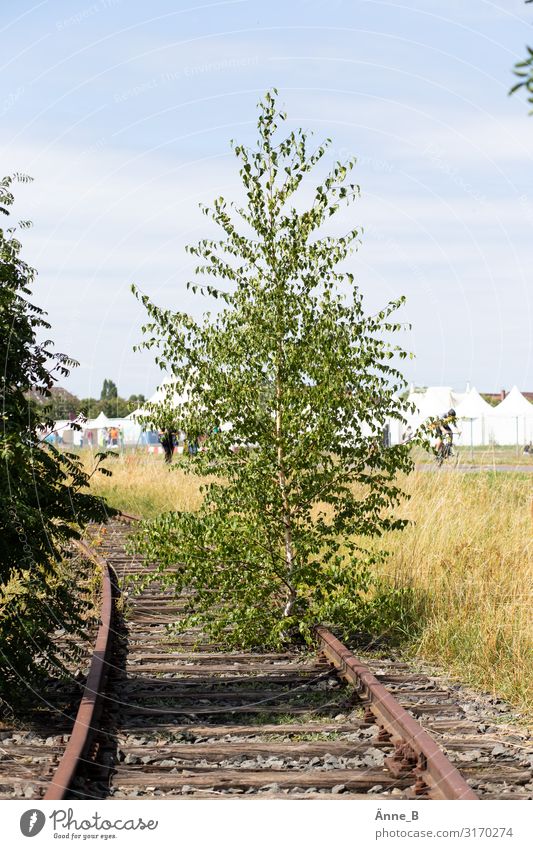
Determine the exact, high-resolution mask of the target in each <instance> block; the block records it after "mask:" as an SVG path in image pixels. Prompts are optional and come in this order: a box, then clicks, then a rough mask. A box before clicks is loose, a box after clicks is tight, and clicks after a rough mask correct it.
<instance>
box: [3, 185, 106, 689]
mask: <svg viewBox="0 0 533 849" xmlns="http://www.w3.org/2000/svg"><path fill="white" fill-rule="evenodd" d="M15 179H24V180H27V179H28V178H23V177H20V176H19V175H15V176H14V177H5V178H4V179H2V180H1V181H0V214H3V215H9V212H10V207H11V206H12V204H13V202H14V196H13V193H12V191H11V189H12V184H13V181H14V180H15ZM22 225H23V226H27V222H22ZM20 250H21V244H20V242H19V240H18V238H17V236H16V228H8V229H7V230H3V229H0V361H1V378H0V380H1V384H0V417H1V428H0V457H1V460H2V462H1V464H0V491H1V493H2V498H1V502H0V695H2V696H3V695H5V693H6V691H9V692H10V693H11V695H12V694H13V692H14V691H16V690H18V689H20V687H21V686H22V685H23V684H27V685H31V684H32V683H34V681H35V679H36V677H37V676H38V675H39V674H41V673H42V672H43V671H49V672H50V671H52V670H57V669H58V668H61V666H62V664H63V661H64V659H65V656H64V654H63V655H62V650H61V649H59V648H58V647H57V645H56V643H55V641H54V639H53V636H52V635H51V632H52V631H53V629H54V627H56V626H61V627H64V628H67V629H69V630H74V631H79V630H80V629H81V627H82V618H81V614H82V612H83V611H82V610H81V609H80V607H79V605H78V602H77V601H76V594H73V592H72V585H71V584H69V583H68V582H67V581H66V579H65V572H64V567H63V564H64V561H65V557H66V555H65V545H66V543H68V541H69V540H71V539H72V538H75V537H78V536H79V535H80V531H79V528H80V527H83V525H85V524H86V523H87V522H89V521H91V520H102V519H105V517H106V513H107V512H108V511H107V510H106V506H105V503H104V502H103V500H102V499H100V498H97V497H94V496H92V495H91V494H89V493H88V492H87V486H88V483H89V475H88V474H87V473H86V472H85V471H84V469H83V467H82V465H81V463H80V462H79V460H78V458H77V457H76V455H74V454H69V453H60V452H58V451H57V450H56V448H55V447H54V446H53V445H48V444H47V443H46V442H45V441H44V438H43V437H44V433H43V430H42V429H41V427H40V426H41V425H42V423H43V417H42V408H41V407H40V406H39V405H37V404H36V403H35V402H34V401H32V400H31V399H32V398H34V397H36V396H37V397H39V396H40V397H41V398H42V399H43V400H44V401H45V402H46V401H47V400H49V399H50V394H51V390H52V387H53V384H54V381H55V380H56V379H57V377H58V376H61V377H65V376H67V375H68V373H69V370H70V368H71V367H72V366H73V365H75V364H76V363H75V361H74V360H72V359H71V358H70V357H68V356H66V355H65V354H60V353H56V352H55V351H54V350H53V345H52V342H51V341H50V340H45V341H43V342H39V341H38V339H37V337H38V335H39V336H42V334H43V333H46V332H47V331H48V330H49V328H50V325H49V324H48V322H47V321H46V318H45V315H46V314H45V313H44V312H43V310H41V309H39V307H37V306H35V305H34V304H32V303H31V302H30V301H29V300H28V296H29V295H31V290H30V287H31V284H32V282H33V280H34V277H35V272H34V270H33V269H32V268H30V267H29V266H28V265H27V264H26V263H25V262H24V261H23V260H22V259H21V257H20ZM49 424H51V422H49ZM74 586H75V585H74ZM72 651H73V652H75V644H74V643H73V648H72Z"/></svg>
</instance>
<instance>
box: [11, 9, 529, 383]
mask: <svg viewBox="0 0 533 849" xmlns="http://www.w3.org/2000/svg"><path fill="white" fill-rule="evenodd" d="M532 23H533V7H531V6H524V4H523V2H522V0H495V2H488V0H468V2H466V0H448V2H447V3H443V2H442V0H439V2H437V0H403V2H400V0H351V2H350V0H345V2H342V0H328V2H318V0H317V2H313V0H308V2H304V0H293V2H290V0H284V2H280V0H270V2H265V0H234V1H233V2H222V3H202V2H197V3H194V2H192V0H189V1H188V2H179V0H178V2H176V0H152V2H150V3H145V2H140V0H93V2H91V0H81V2H80V1H79V0H68V2H67V0H44V2H37V3H35V2H27V0H3V2H2V4H1V9H0V33H1V39H2V60H1V63H0V64H1V80H2V90H1V96H0V117H1V126H2V134H1V141H0V150H1V170H2V172H3V173H11V172H13V171H15V170H20V171H24V172H26V173H29V174H31V175H32V176H33V177H34V178H35V182H34V183H33V184H31V185H30V186H24V187H20V188H19V189H17V197H18V203H17V207H16V210H15V213H16V214H18V215H19V216H20V217H24V218H32V219H33V221H34V229H33V230H32V231H31V232H29V233H27V234H24V237H23V243H24V256H25V258H26V259H27V260H28V261H29V262H30V263H31V264H33V265H34V266H35V267H36V268H37V269H38V271H39V277H38V281H37V283H36V286H35V290H34V300H35V302H36V303H38V304H39V305H41V306H43V307H44V308H46V309H47V310H48V312H49V317H50V320H51V322H52V325H53V334H52V338H54V339H55V340H56V343H57V347H58V349H59V350H61V351H65V352H67V353H69V354H71V355H72V356H74V357H76V358H77V359H78V360H79V361H80V362H81V366H80V368H78V369H76V370H75V372H73V374H72V376H71V377H70V378H69V379H68V381H66V383H65V385H66V386H67V388H69V389H70V390H71V391H74V392H76V393H78V394H81V395H87V394H99V391H100V387H101V384H102V380H103V379H104V377H109V378H112V379H113V380H115V381H116V382H117V384H118V387H119V391H120V393H121V394H125V395H129V394H130V393H133V392H144V393H145V394H147V395H149V394H151V392H152V391H153V389H154V387H155V385H156V384H157V383H158V381H159V378H160V373H159V372H158V370H157V369H156V367H155V366H154V365H153V361H152V357H151V356H150V355H149V354H143V355H140V354H135V353H133V352H132V346H133V344H134V343H135V342H137V341H139V339H140V335H141V334H140V325H141V323H142V320H143V312H142V309H141V308H140V307H139V305H138V304H137V302H136V301H135V300H134V298H133V296H132V295H131V293H130V284H131V283H132V282H136V283H137V284H138V285H139V286H140V287H141V288H142V289H143V290H144V291H146V292H148V293H149V294H150V295H151V296H152V297H153V298H154V299H156V301H158V302H159V303H161V304H164V305H168V306H172V305H174V306H175V307H176V308H179V309H189V310H191V311H193V312H195V313H198V314H199V311H200V310H201V309H203V308H204V306H205V301H203V300H202V302H201V303H200V304H198V303H197V301H196V300H195V299H194V296H192V295H190V294H189V293H188V292H187V290H186V288H185V282H186V280H187V279H188V278H189V277H190V275H191V264H190V261H189V259H188V258H187V256H186V255H185V252H184V245H186V244H188V243H194V242H195V241H197V240H198V239H200V238H202V237H204V236H205V235H206V226H208V222H207V219H206V218H205V217H204V216H203V215H202V214H201V212H200V211H199V209H198V202H200V201H202V202H209V200H210V199H211V198H212V197H214V196H216V195H220V194H223V195H225V196H227V197H229V198H231V197H232V196H235V195H236V194H237V193H238V174H237V163H236V160H235V158H234V156H233V154H232V153H231V151H230V148H229V139H231V138H235V139H238V140H239V141H241V140H242V141H245V142H252V141H253V139H254V137H255V135H254V129H255V120H256V103H257V101H258V99H259V98H260V96H261V95H262V94H263V93H264V92H265V91H266V89H268V88H270V87H272V86H276V87H277V88H278V89H279V92H280V100H281V103H282V104H283V105H284V106H285V108H286V110H287V112H288V116H289V121H288V123H289V124H290V125H301V126H304V127H306V128H308V129H310V130H314V131H315V132H316V135H317V140H318V139H320V138H322V137H323V136H326V135H327V136H331V137H332V138H333V147H332V156H333V155H335V154H336V155H337V156H340V157H346V156H349V155H352V154H354V155H356V156H358V157H359V165H358V167H357V170H356V178H357V181H358V182H359V183H360V185H361V191H362V197H361V200H360V201H359V202H358V203H357V204H356V205H355V206H353V207H351V208H350V214H349V216H345V218H344V223H345V224H349V225H352V226H353V225H354V224H355V225H361V226H362V227H363V228H364V235H363V240H362V246H361V248H360V250H359V251H358V253H357V254H356V255H355V256H354V257H353V261H352V269H353V271H354V272H355V275H356V279H357V282H358V284H359V286H360V287H361V289H362V290H363V292H364V293H365V296H366V299H367V304H368V308H369V309H374V308H375V307H377V306H380V305H382V304H383V303H384V302H385V301H387V300H388V299H390V298H394V297H397V296H398V295H400V294H405V295H406V296H407V298H408V303H407V307H406V308H405V309H404V310H403V314H402V317H403V319H404V320H406V321H410V322H412V325H413V330H412V332H410V333H409V334H407V335H406V336H405V337H404V338H403V339H402V342H404V343H405V344H406V345H407V347H410V349H411V350H412V351H414V353H415V354H416V359H415V360H414V361H413V362H412V363H409V364H408V365H407V367H406V369H405V371H406V375H407V377H408V379H409V380H412V381H415V382H416V383H419V384H448V385H452V386H455V387H456V388H458V389H461V388H463V386H464V384H465V382H466V381H470V382H471V383H474V384H475V385H476V386H477V387H478V389H479V390H480V391H483V390H486V391H490V390H498V389H499V388H500V387H503V386H505V387H507V388H509V387H510V386H511V385H512V384H514V383H516V384H518V385H519V387H520V388H521V389H523V390H533V332H532V319H533V292H532V288H533V287H532V269H533V201H532V189H533V168H532V164H533V144H532V142H533V116H532V117H528V114H527V113H528V107H527V104H526V102H525V98H524V96H523V95H521V94H518V95H515V96H513V97H511V98H509V97H508V96H507V91H508V89H509V87H510V85H511V84H512V83H513V77H512V74H511V69H512V66H513V64H514V62H515V61H516V60H518V59H521V58H523V56H524V55H525V52H526V51H525V44H526V43H527V42H529V43H533V33H532V28H531V25H532Z"/></svg>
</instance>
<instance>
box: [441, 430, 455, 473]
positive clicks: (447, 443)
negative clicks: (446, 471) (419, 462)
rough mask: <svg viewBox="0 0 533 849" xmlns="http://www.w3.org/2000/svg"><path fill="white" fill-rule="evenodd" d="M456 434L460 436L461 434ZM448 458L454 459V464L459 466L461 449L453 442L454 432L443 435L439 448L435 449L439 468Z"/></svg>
mask: <svg viewBox="0 0 533 849" xmlns="http://www.w3.org/2000/svg"><path fill="white" fill-rule="evenodd" d="M456 435H457V436H460V434H456ZM447 460H453V461H454V462H453V465H454V466H457V464H458V462H459V451H458V450H457V447H456V446H455V445H454V444H453V436H452V434H448V433H447V434H445V435H444V436H443V437H442V440H441V443H440V445H439V447H438V449H435V462H436V464H437V466H438V467H439V469H440V467H441V466H442V464H443V463H444V462H445V461H447Z"/></svg>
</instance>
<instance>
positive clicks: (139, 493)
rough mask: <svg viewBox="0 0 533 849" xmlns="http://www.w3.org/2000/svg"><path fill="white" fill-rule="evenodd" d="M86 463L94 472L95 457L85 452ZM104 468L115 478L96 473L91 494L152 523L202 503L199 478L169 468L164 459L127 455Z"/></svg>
mask: <svg viewBox="0 0 533 849" xmlns="http://www.w3.org/2000/svg"><path fill="white" fill-rule="evenodd" d="M83 460H84V464H85V467H86V469H88V470H91V469H92V468H93V456H92V453H90V452H89V451H85V452H83ZM104 465H105V467H106V468H108V469H109V470H110V471H111V472H112V473H113V474H112V476H111V477H104V476H103V475H101V474H99V473H98V472H97V473H96V474H95V475H93V477H92V478H91V490H92V492H93V493H94V494H95V495H103V496H104V497H105V498H106V499H107V501H108V503H109V504H110V505H111V506H112V507H117V508H118V509H119V510H123V511H124V512H125V513H132V514H134V515H138V516H142V518H144V519H151V518H154V517H155V516H158V515H159V514H160V513H164V512H166V511H168V510H196V509H197V508H198V507H199V505H200V503H201V495H200V491H199V480H198V478H196V477H194V476H192V475H186V474H185V473H184V472H183V471H182V470H181V469H180V468H179V467H177V466H176V465H172V466H170V467H169V466H167V465H166V463H165V462H164V458H163V456H162V455H154V454H145V453H126V454H123V455H122V456H119V457H116V458H110V459H109V460H106V462H105V464H104Z"/></svg>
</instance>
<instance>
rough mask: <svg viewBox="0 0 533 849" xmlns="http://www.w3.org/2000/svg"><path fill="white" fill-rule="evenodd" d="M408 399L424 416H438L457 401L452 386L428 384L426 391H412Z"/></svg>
mask: <svg viewBox="0 0 533 849" xmlns="http://www.w3.org/2000/svg"><path fill="white" fill-rule="evenodd" d="M408 400H409V401H410V402H413V403H414V404H415V405H416V407H417V409H418V411H419V413H420V414H421V415H422V416H423V417H424V418H427V417H428V416H438V415H440V414H441V413H443V412H444V411H445V410H449V409H450V407H451V406H452V405H453V404H454V403H455V402H454V398H453V395H452V387H451V386H428V388H427V389H426V391H425V392H410V393H409V398H408Z"/></svg>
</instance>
